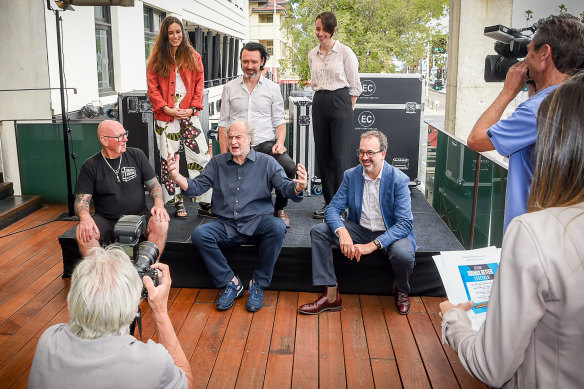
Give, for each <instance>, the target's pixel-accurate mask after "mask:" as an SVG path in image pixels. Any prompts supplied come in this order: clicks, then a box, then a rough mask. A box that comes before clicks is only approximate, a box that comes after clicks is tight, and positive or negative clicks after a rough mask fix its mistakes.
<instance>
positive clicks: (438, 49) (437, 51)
mask: <svg viewBox="0 0 584 389" xmlns="http://www.w3.org/2000/svg"><path fill="white" fill-rule="evenodd" d="M433 51H434V53H435V54H444V53H445V52H446V50H444V47H434V49H433Z"/></svg>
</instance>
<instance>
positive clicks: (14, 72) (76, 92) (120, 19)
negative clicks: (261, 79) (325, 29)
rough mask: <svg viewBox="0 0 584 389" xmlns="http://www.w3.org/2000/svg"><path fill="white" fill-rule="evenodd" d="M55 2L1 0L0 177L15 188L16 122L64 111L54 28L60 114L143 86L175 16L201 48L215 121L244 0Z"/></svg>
mask: <svg viewBox="0 0 584 389" xmlns="http://www.w3.org/2000/svg"><path fill="white" fill-rule="evenodd" d="M50 8H54V9H56V6H55V5H54V1H52V0H49V1H43V0H22V1H18V2H7V1H2V12H1V13H0V52H1V53H2V57H3V58H4V60H3V61H2V64H1V65H0V66H1V68H2V71H1V72H0V85H2V90H3V91H2V92H0V142H1V152H2V154H1V156H0V158H1V162H2V164H1V172H2V173H3V175H4V181H11V182H13V184H14V188H15V193H16V194H19V192H20V184H19V156H18V150H17V146H16V145H17V142H16V131H15V128H14V126H15V124H16V125H17V124H18V123H19V122H27V121H35V120H45V121H46V120H49V121H50V120H56V121H59V120H60V117H61V115H62V109H61V94H60V90H59V87H60V77H61V74H60V71H59V55H58V45H57V29H60V33H61V45H62V64H63V79H64V82H65V86H66V87H67V88H68V89H66V98H65V102H66V109H65V110H66V112H67V114H68V117H70V118H72V119H76V118H81V117H83V116H82V111H83V108H84V107H85V106H86V105H88V104H91V105H93V106H95V107H102V110H104V108H108V107H112V106H114V105H115V104H116V103H117V100H118V94H119V93H126V92H130V91H145V90H146V89H147V84H146V63H147V58H148V55H149V53H150V51H151V49H152V46H153V44H154V41H155V39H156V36H157V35H158V28H159V26H160V23H161V21H162V19H163V18H164V17H165V16H169V15H172V16H176V17H177V18H179V19H181V20H182V22H183V25H184V26H185V28H186V30H187V31H188V33H189V38H190V40H191V43H193V45H194V47H195V49H196V50H197V51H198V52H199V53H201V55H202V59H203V66H204V71H205V88H206V90H207V91H208V102H209V104H208V115H209V120H210V121H211V122H213V121H216V120H218V114H219V107H220V101H219V100H220V98H221V91H222V89H223V88H222V85H223V84H225V83H226V82H228V81H229V80H230V79H233V78H235V77H236V76H237V74H238V73H239V69H240V66H239V48H240V47H241V46H242V42H245V41H247V40H248V39H249V8H248V1H247V0H173V1H164V0H149V1H140V0H135V1H134V5H133V6H132V7H121V6H111V7H110V6H77V5H75V6H73V8H74V10H66V11H62V10H59V19H58V20H57V18H56V15H55V12H54V10H51V9H50Z"/></svg>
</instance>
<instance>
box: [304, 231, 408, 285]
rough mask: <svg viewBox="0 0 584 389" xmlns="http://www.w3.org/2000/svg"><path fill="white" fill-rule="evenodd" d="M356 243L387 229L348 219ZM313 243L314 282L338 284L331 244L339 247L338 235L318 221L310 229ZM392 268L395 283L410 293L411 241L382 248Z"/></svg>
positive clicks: (370, 239)
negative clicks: (369, 227)
mask: <svg viewBox="0 0 584 389" xmlns="http://www.w3.org/2000/svg"><path fill="white" fill-rule="evenodd" d="M344 223H345V227H346V228H347V231H348V232H349V235H351V239H353V243H355V244H364V243H369V242H372V241H373V240H375V238H377V237H378V236H379V235H381V234H383V233H384V232H385V231H370V230H368V229H366V228H363V227H361V225H359V224H357V223H355V222H352V221H350V220H347V221H345V222H344ZM310 241H311V244H312V284H313V285H315V286H319V285H328V286H332V285H336V283H337V276H336V275H335V266H334V264H333V251H332V247H333V246H335V247H339V238H338V236H336V235H335V233H334V232H333V231H331V229H330V227H329V226H328V224H326V223H321V224H317V225H316V226H314V227H312V229H311V230H310ZM383 250H384V252H385V254H386V255H387V256H388V258H389V261H390V263H391V268H392V269H393V275H394V280H395V286H396V287H397V289H398V290H399V291H400V292H402V293H410V276H411V275H412V271H413V270H414V265H415V263H416V262H415V261H416V260H415V252H414V248H413V246H412V242H410V240H409V239H408V238H402V239H400V240H398V241H395V242H393V244H392V245H391V246H389V248H387V247H384V248H383Z"/></svg>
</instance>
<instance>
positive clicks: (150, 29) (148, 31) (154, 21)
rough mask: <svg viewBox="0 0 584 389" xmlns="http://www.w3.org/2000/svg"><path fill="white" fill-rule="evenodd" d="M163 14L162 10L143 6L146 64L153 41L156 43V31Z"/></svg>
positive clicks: (163, 16)
mask: <svg viewBox="0 0 584 389" xmlns="http://www.w3.org/2000/svg"><path fill="white" fill-rule="evenodd" d="M165 16H166V14H165V13H164V12H162V11H158V10H156V9H154V8H150V7H146V6H144V45H145V53H146V64H148V57H149V56H150V53H151V52H152V48H153V47H154V43H156V38H157V37H158V32H159V31H160V25H161V24H162V20H163V19H164V18H165Z"/></svg>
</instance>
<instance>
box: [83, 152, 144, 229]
mask: <svg viewBox="0 0 584 389" xmlns="http://www.w3.org/2000/svg"><path fill="white" fill-rule="evenodd" d="M121 158H122V165H121V168H120V172H119V178H120V183H119V184H118V183H117V182H116V175H115V173H114V172H113V171H112V169H110V167H108V166H107V164H108V162H109V164H110V166H111V167H112V168H113V169H117V167H118V164H119V163H120V159H119V158H116V159H111V160H108V162H106V161H105V159H104V158H103V155H102V154H101V151H100V152H99V153H97V154H95V155H94V156H92V157H90V158H88V159H87V160H86V161H85V162H84V163H83V166H81V172H80V173H79V179H78V180H77V187H76V189H75V193H77V194H79V193H84V194H90V195H92V198H93V204H94V206H95V213H98V214H100V215H102V216H104V217H107V218H110V219H117V218H119V217H120V216H122V215H135V214H138V213H140V212H143V211H145V210H146V209H147V208H146V200H145V198H144V182H145V181H148V180H151V179H152V178H154V176H155V173H154V169H153V168H152V166H150V164H149V163H148V159H147V158H146V155H145V154H144V152H143V151H142V150H140V149H136V148H133V147H128V148H127V149H126V152H125V153H124V154H122V157H121Z"/></svg>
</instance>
